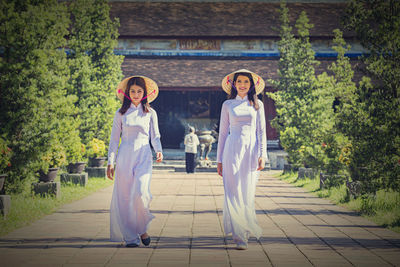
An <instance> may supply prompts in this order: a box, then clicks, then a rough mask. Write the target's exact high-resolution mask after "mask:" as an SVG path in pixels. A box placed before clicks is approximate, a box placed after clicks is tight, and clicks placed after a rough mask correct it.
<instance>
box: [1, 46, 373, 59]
mask: <svg viewBox="0 0 400 267" xmlns="http://www.w3.org/2000/svg"><path fill="white" fill-rule="evenodd" d="M59 50H61V48H60V49H59ZM64 51H65V53H66V54H67V55H70V54H71V52H70V49H68V48H66V49H64ZM3 53H4V48H2V47H0V55H1V54H3ZM114 54H116V55H122V56H136V57H238V58H241V57H257V58H263V57H265V58H279V57H280V53H279V52H240V51H237V52H235V51H224V52H220V51H218V52H217V51H215V52H213V51H208V52H203V51H201V52H200V51H154V50H153V51H137V50H118V49H115V50H114ZM337 55H338V54H337V53H336V52H316V53H315V57H324V58H336V57H337ZM368 55H370V54H369V53H362V52H348V53H346V54H345V56H347V57H349V58H358V57H360V56H368Z"/></svg>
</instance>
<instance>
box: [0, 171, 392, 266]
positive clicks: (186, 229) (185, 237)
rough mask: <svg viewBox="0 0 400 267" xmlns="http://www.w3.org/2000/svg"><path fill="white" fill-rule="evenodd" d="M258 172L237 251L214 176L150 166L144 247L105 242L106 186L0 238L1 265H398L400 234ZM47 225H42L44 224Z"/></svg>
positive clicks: (108, 193)
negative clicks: (249, 218)
mask: <svg viewBox="0 0 400 267" xmlns="http://www.w3.org/2000/svg"><path fill="white" fill-rule="evenodd" d="M273 173H276V172H273V171H272V172H262V175H261V176H260V179H259V183H258V186H257V191H256V199H255V201H256V203H255V204H256V213H257V219H258V222H259V224H260V226H261V227H262V229H263V236H262V237H261V238H260V240H256V239H255V238H254V237H252V238H251V239H250V240H249V248H248V249H247V250H246V251H238V250H236V249H235V244H234V243H233V241H232V238H231V237H229V236H228V237H225V236H224V232H223V227H222V225H223V224H222V208H223V198H224V189H223V184H222V179H221V178H220V177H219V176H217V175H216V174H215V173H196V174H190V175H188V174H184V173H174V172H168V171H155V172H154V173H153V179H152V184H151V192H152V194H153V200H152V203H151V210H152V213H153V214H154V215H155V216H156V218H155V219H154V220H153V221H152V223H151V226H150V229H149V234H150V235H151V236H152V243H151V244H150V246H149V247H144V246H141V247H139V248H126V247H124V244H123V243H120V242H109V239H108V238H109V205H110V201H111V193H112V187H109V188H105V189H102V190H100V191H99V192H96V193H94V194H93V195H91V196H88V197H86V198H84V199H82V200H79V201H76V202H74V203H70V204H67V205H64V206H63V207H61V208H60V209H59V210H58V211H57V212H55V213H53V214H51V215H48V216H46V217H44V218H42V219H40V220H38V221H36V222H33V223H32V224H31V225H29V226H27V227H24V228H20V229H17V230H16V231H14V232H12V233H10V234H9V235H7V236H4V237H2V238H0V258H1V262H0V265H1V266H7V267H8V266H71V267H72V266H89V267H90V266H93V267H95V266H162V267H165V266H174V267H176V266H194V267H200V266H224V267H225V266H229V267H236V266H238V267H239V266H279V267H280V266H296V267H300V266H380V267H381V266H400V235H399V234H397V233H394V232H392V231H390V230H388V229H384V228H382V227H379V226H377V225H375V224H374V223H373V222H370V221H368V220H366V219H365V218H362V217H360V216H358V215H357V214H356V213H355V212H352V211H348V210H346V209H344V208H343V207H339V206H336V205H334V204H332V203H330V202H329V201H328V200H325V199H319V198H318V197H315V196H314V195H311V194H309V193H306V192H304V191H303V189H301V188H296V187H293V186H292V185H290V184H286V183H285V182H282V181H280V180H278V179H276V178H274V177H272V176H271V174H273ZM43 225H45V226H46V227H43Z"/></svg>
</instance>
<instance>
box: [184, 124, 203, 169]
mask: <svg viewBox="0 0 400 267" xmlns="http://www.w3.org/2000/svg"><path fill="white" fill-rule="evenodd" d="M183 143H184V144H185V158H186V172H187V173H194V171H195V169H196V163H195V158H196V154H197V146H198V145H199V144H200V141H199V138H198V137H197V135H196V134H195V129H194V128H193V127H189V134H187V135H186V136H185V141H184V142H183Z"/></svg>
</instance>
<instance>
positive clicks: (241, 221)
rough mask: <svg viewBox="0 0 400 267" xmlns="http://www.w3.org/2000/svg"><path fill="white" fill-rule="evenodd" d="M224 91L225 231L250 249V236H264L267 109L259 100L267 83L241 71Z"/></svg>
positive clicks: (220, 157)
mask: <svg viewBox="0 0 400 267" xmlns="http://www.w3.org/2000/svg"><path fill="white" fill-rule="evenodd" d="M232 85H234V86H232ZM222 87H223V89H224V90H225V91H226V92H227V93H228V95H229V99H228V100H226V101H225V102H224V103H223V105H222V109H221V118H220V127H219V137H218V149H217V162H218V167H217V169H218V174H219V175H221V176H222V177H223V182H224V192H225V194H224V208H223V223H224V231H225V234H230V233H232V238H233V240H234V241H235V243H236V244H237V249H246V248H247V243H248V238H249V236H250V235H253V236H255V237H256V238H257V239H259V238H260V237H261V234H262V230H261V228H260V227H259V225H258V223H257V220H256V213H255V206H254V201H255V190H256V184H257V181H258V176H259V171H260V170H262V169H263V168H264V167H265V162H266V161H267V151H266V148H267V138H266V131H265V114H264V106H263V103H262V101H260V100H258V98H257V94H258V93H260V92H261V91H262V90H263V89H264V87H265V83H264V81H263V80H262V78H261V77H260V76H258V75H257V74H255V73H252V72H250V71H248V70H239V71H236V72H233V73H231V74H229V75H227V76H225V78H224V79H223V81H222Z"/></svg>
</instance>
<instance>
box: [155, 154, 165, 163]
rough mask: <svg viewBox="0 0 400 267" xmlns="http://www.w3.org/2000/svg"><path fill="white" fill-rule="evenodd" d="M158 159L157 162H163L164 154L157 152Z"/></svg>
mask: <svg viewBox="0 0 400 267" xmlns="http://www.w3.org/2000/svg"><path fill="white" fill-rule="evenodd" d="M156 157H157V160H156V161H157V162H161V161H162V160H163V158H164V156H163V154H162V152H157V153H156Z"/></svg>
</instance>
